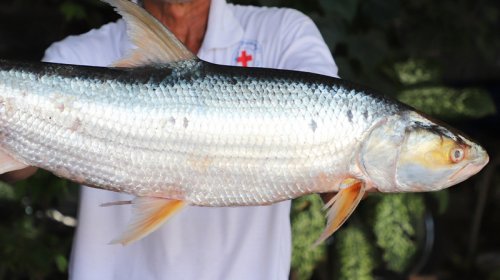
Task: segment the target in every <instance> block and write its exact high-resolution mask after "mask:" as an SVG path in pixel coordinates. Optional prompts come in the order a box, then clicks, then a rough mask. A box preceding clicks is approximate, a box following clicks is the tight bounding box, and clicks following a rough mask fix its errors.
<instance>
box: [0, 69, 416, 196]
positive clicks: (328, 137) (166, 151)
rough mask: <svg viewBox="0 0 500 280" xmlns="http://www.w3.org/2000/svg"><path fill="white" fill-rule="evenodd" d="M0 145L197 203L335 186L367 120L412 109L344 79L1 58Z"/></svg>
mask: <svg viewBox="0 0 500 280" xmlns="http://www.w3.org/2000/svg"><path fill="white" fill-rule="evenodd" d="M0 64H1V65H0V67H1V70H0V146H1V147H2V148H3V149H4V150H5V151H6V152H7V153H8V154H10V155H12V156H13V157H14V158H16V159H18V160H20V161H21V162H23V163H26V164H28V165H35V166H38V167H41V168H43V169H47V170H49V171H52V172H53V173H55V174H57V175H59V176H62V177H65V178H69V179H71V180H74V181H77V182H80V183H83V184H87V185H90V186H95V187H98V188H103V189H108V190H113V191H119V192H126V193H131V194H135V195H137V196H154V197H165V198H172V199H181V200H184V201H187V202H188V203H190V204H194V205H205V206H228V205H259V204H269V203H273V202H276V201H281V200H285V199H290V198H293V197H297V196H300V195H304V194H308V193H314V192H327V191H334V190H335V189H332V184H331V182H330V184H328V181H329V180H331V179H330V178H337V177H342V176H343V175H344V174H350V173H352V171H353V170H352V164H351V163H352V162H353V161H356V157H357V155H358V154H359V150H360V147H361V145H360V144H361V143H362V142H363V140H364V138H365V137H366V135H367V133H368V132H369V130H370V128H371V127H373V126H374V124H377V123H378V122H380V121H381V120H382V119H383V118H386V117H387V116H389V115H394V114H397V113H398V112H400V111H402V110H407V107H404V106H402V105H400V104H399V103H397V102H394V101H390V100H387V99H385V98H382V97H380V96H377V95H373V94H370V93H368V92H366V91H364V90H359V89H357V88H355V87H353V86H350V85H349V84H348V83H346V82H343V81H342V80H339V79H334V78H330V77H324V76H321V75H315V74H308V73H300V72H293V71H277V70H271V69H250V70H249V69H243V68H237V67H229V66H219V65H214V64H210V63H206V62H203V61H200V60H190V61H182V62H178V63H172V64H170V65H163V66H162V67H157V68H155V67H143V68H134V69H118V68H97V67H84V66H71V65H58V64H36V65H33V64H29V65H28V64H22V63H10V62H6V61H3V62H1V63H0Z"/></svg>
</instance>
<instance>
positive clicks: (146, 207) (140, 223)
mask: <svg viewBox="0 0 500 280" xmlns="http://www.w3.org/2000/svg"><path fill="white" fill-rule="evenodd" d="M122 204H127V203H124V202H122V201H121V202H118V203H107V204H104V205H103V206H111V205H122ZM131 204H132V205H133V212H132V220H131V221H130V223H129V224H128V226H127V228H126V230H125V231H124V232H123V233H122V235H120V236H119V237H118V238H116V239H114V240H113V241H111V244H117V243H120V244H122V245H127V244H130V243H132V242H134V241H137V240H139V239H141V238H143V237H144V236H146V235H148V234H149V233H151V232H153V231H154V230H155V229H157V228H158V227H159V226H160V225H162V224H163V223H164V222H165V221H166V220H167V219H168V218H170V217H171V216H172V215H173V214H175V213H176V212H177V211H178V210H180V209H181V208H182V207H183V206H184V205H185V202H183V201H180V200H170V199H165V198H155V197H137V198H135V199H134V200H132V201H131Z"/></svg>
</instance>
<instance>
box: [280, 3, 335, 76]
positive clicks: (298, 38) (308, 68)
mask: <svg viewBox="0 0 500 280" xmlns="http://www.w3.org/2000/svg"><path fill="white" fill-rule="evenodd" d="M279 34H280V36H281V42H280V44H281V48H280V49H281V53H282V55H281V56H280V59H279V61H278V68H281V69H289V70H298V71H305V72H313V73H318V74H323V75H327V76H333V77H337V72H338V69H337V65H336V64H335V61H334V60H333V57H332V54H331V52H330V50H329V49H328V46H327V45H326V43H325V41H324V40H323V37H322V36H321V33H320V32H319V30H318V28H317V27H316V25H315V24H314V22H313V21H312V20H311V19H310V18H309V17H307V16H306V15H304V14H303V13H301V12H299V11H296V10H292V9H286V11H285V13H284V15H283V18H282V22H281V28H280V32H279Z"/></svg>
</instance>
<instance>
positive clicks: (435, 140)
mask: <svg viewBox="0 0 500 280" xmlns="http://www.w3.org/2000/svg"><path fill="white" fill-rule="evenodd" d="M488 161H489V157H488V154H487V153H486V151H485V150H484V149H483V148H482V147H481V146H480V145H478V144H476V143H474V142H473V141H472V140H469V139H468V138H467V137H465V136H464V135H463V134H462V133H460V132H457V131H455V130H453V129H451V128H447V127H446V126H445V125H441V124H437V123H436V122H434V121H431V120H430V119H428V118H426V117H423V116H422V115H420V114H419V113H416V112H412V111H405V112H404V113H401V114H398V115H397V116H392V117H390V118H389V119H388V120H386V121H385V122H383V123H381V124H380V125H378V126H376V127H375V128H374V129H373V130H372V131H371V133H370V134H369V136H368V139H367V141H366V143H364V145H363V147H362V149H361V156H360V162H361V164H362V168H363V169H364V171H365V174H367V176H368V177H369V180H371V182H372V184H373V185H374V187H375V188H377V189H378V190H379V191H382V192H422V191H437V190H441V189H444V188H447V187H450V186H453V185H455V184H458V183H460V182H462V181H464V180H466V179H467V178H469V177H470V176H472V175H474V174H476V173H477V172H479V171H480V170H481V169H482V168H483V167H484V166H485V165H486V164H487V163H488Z"/></svg>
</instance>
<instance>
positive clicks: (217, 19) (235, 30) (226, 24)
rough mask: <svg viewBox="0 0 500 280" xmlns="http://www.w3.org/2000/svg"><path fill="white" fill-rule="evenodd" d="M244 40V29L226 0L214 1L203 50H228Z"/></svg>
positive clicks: (211, 6)
mask: <svg viewBox="0 0 500 280" xmlns="http://www.w3.org/2000/svg"><path fill="white" fill-rule="evenodd" d="M242 38H243V28H242V27H241V25H240V22H239V21H238V20H237V19H236V17H235V16H234V14H233V12H232V11H231V9H229V5H228V4H227V3H226V0H212V2H211V3H210V12H209V15H208V24H207V32H206V33H205V38H204V40H203V44H202V47H201V48H202V49H215V48H227V47H229V46H231V45H233V44H235V43H237V42H239V41H240V40H241V39H242Z"/></svg>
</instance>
